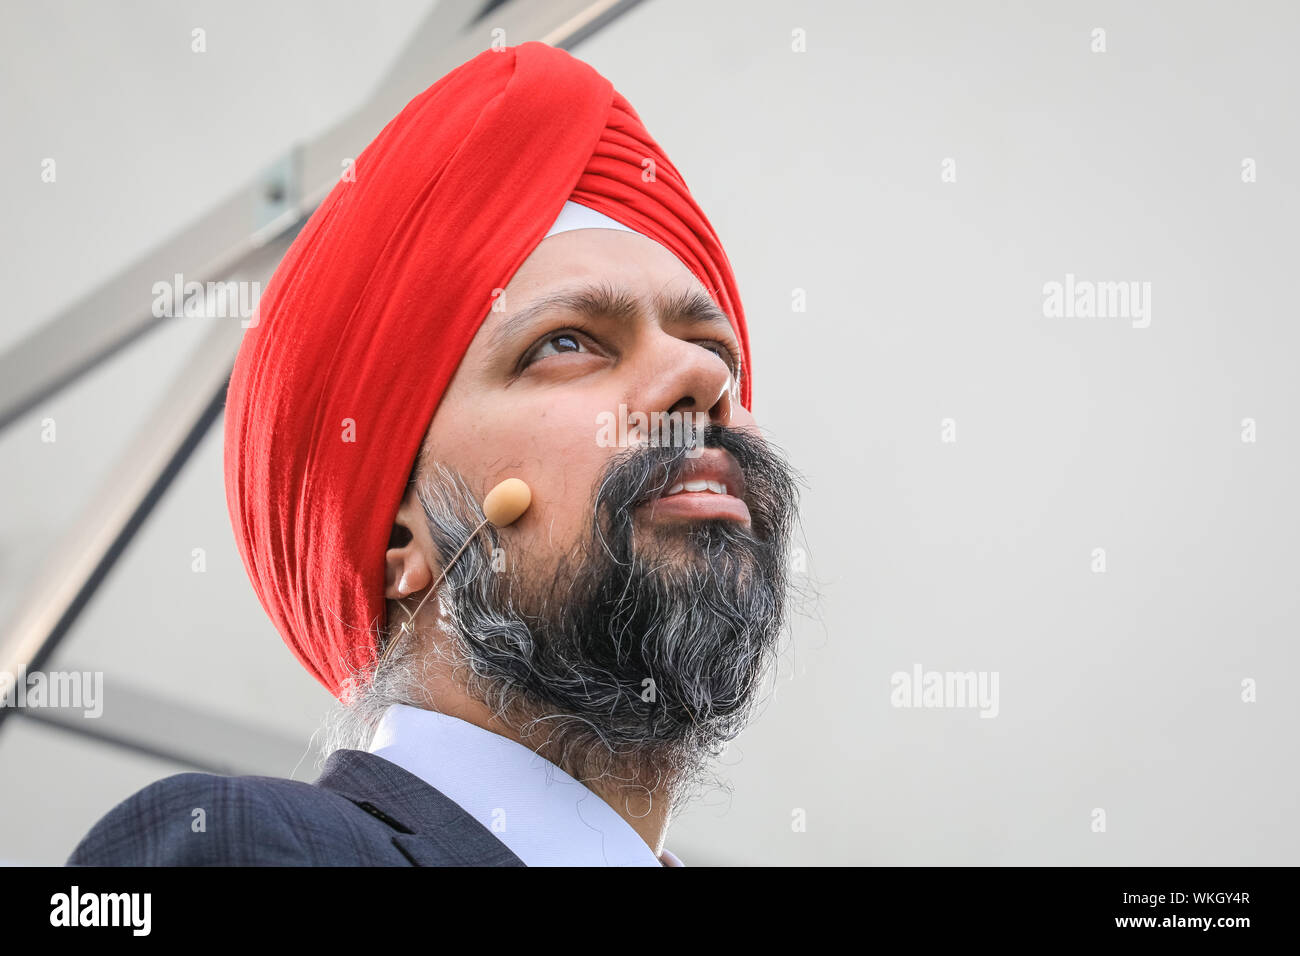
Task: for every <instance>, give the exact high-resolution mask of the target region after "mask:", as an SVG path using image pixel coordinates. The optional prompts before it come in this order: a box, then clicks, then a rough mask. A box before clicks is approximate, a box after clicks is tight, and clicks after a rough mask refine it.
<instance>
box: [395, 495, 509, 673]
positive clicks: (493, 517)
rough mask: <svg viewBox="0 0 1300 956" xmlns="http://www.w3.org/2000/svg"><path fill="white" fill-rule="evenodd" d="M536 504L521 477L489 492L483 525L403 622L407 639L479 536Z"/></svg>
mask: <svg viewBox="0 0 1300 956" xmlns="http://www.w3.org/2000/svg"><path fill="white" fill-rule="evenodd" d="M532 503H533V492H532V490H531V489H530V488H529V487H528V485H527V483H526V482H524V481H521V480H520V479H518V478H507V479H506V480H505V481H503V482H501V483H500V484H498V485H497V486H496V487H494V488H493V489H492V490H491V491H489V492H488V493H487V497H485V498H484V499H483V515H484V517H483V520H482V521H481V522H480V523H479V526H478V527H477V528H475V529H474V530H473V531H471V532H470V533H469V537H468V538H466V539H465V543H464V544H462V545H461V546H460V548H459V549H458V550H457V551H456V553H455V554H453V555H452V556H451V560H450V561H448V562H447V566H446V567H445V568H443V569H442V574H440V575H438V580H436V581H434V582H433V584H432V585H430V587H429V591H428V594H425V596H424V597H423V598H421V599H420V603H419V604H418V605H417V606H416V608H415V612H414V613H410V612H408V613H407V618H406V620H405V621H403V622H402V629H401V630H402V635H403V636H405V635H407V634H410V633H411V632H412V628H411V622H412V621H414V620H415V615H416V614H419V613H420V608H422V607H424V602H425V601H427V600H429V595H430V594H433V593H434V591H436V590H437V589H438V585H439V584H441V583H442V579H443V578H445V577H446V576H447V572H448V571H450V570H451V568H452V565H454V564H455V563H456V559H457V558H459V557H460V556H461V555H462V554H464V553H465V549H466V548H468V547H469V543H470V542H471V541H473V540H474V538H475V537H477V536H478V533H479V532H480V531H482V530H483V529H484V528H485V527H487V526H488V524H491V525H492V526H493V527H497V528H504V527H505V526H506V525H509V524H514V523H515V522H516V521H518V520H519V517H520V515H522V514H523V513H524V512H525V511H527V510H528V506H529V505H530V504H532ZM402 610H406V608H405V606H403V608H402ZM400 640H401V638H400V637H395V638H393V640H392V641H390V642H389V644H388V649H387V650H385V651H384V653H383V656H382V657H380V658H379V663H381V664H382V663H383V662H384V661H386V660H387V659H388V654H389V652H390V651H392V649H393V647H394V646H395V645H396V644H397V643H398V642H399V641H400Z"/></svg>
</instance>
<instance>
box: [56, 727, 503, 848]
mask: <svg viewBox="0 0 1300 956" xmlns="http://www.w3.org/2000/svg"><path fill="white" fill-rule="evenodd" d="M196 810H202V811H203V813H202V814H198V813H196V812H195V811H196ZM200 820H202V824H203V825H202V828H200V827H199V821H200ZM68 865H69V866H523V865H524V863H523V861H522V860H520V859H519V857H517V856H515V855H514V853H512V852H511V851H510V850H509V848H507V847H506V845H505V844H504V843H502V842H501V841H500V840H498V839H497V838H496V837H495V836H493V835H492V832H491V831H490V830H488V829H487V828H486V827H484V826H483V825H482V824H481V823H479V822H478V821H477V820H475V819H474V818H473V817H472V816H470V815H469V814H468V813H466V812H465V811H464V810H463V809H462V808H461V807H460V806H458V805H457V804H455V803H453V802H452V801H451V800H449V799H448V798H447V797H445V796H443V794H442V793H440V792H439V791H438V790H435V789H434V788H433V787H431V786H429V785H428V784H427V783H425V782H424V781H423V780H421V779H420V778H419V777H417V776H415V775H414V774H411V773H409V772H407V771H406V770H403V769H402V768H401V767H399V766H397V765H396V764H393V763H390V762H389V761H387V760H385V759H384V758H382V757H376V756H375V755H374V754H370V753H366V752H364V751H361V750H339V751H336V752H335V753H333V754H330V756H329V758H328V759H327V760H326V762H325V769H324V771H323V772H322V773H321V776H320V779H318V780H317V781H316V782H315V783H302V782H300V781H297V780H284V779H280V778H278V777H222V776H217V775H214V774H209V773H181V774H176V775H175V776H172V777H167V778H165V779H163V780H159V781H158V782H157V783H154V784H151V785H150V786H148V787H145V788H144V789H143V790H141V791H139V792H138V793H136V794H135V795H133V796H131V797H128V798H127V799H126V800H124V801H123V802H122V803H119V804H118V805H117V806H116V807H114V808H113V809H112V810H110V811H109V812H108V814H107V815H106V816H105V817H104V818H103V819H102V820H100V821H99V822H98V823H97V824H95V826H94V827H93V828H92V829H91V831H90V832H89V833H88V834H86V836H85V838H84V839H83V840H82V841H81V842H80V843H79V844H77V847H76V849H75V850H73V851H72V856H70V857H69V858H68Z"/></svg>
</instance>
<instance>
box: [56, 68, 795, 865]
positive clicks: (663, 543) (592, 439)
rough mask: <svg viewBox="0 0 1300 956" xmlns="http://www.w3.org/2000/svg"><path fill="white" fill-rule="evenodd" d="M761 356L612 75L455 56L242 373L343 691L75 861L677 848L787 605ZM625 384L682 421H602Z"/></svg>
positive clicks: (270, 544) (317, 658)
mask: <svg viewBox="0 0 1300 956" xmlns="http://www.w3.org/2000/svg"><path fill="white" fill-rule="evenodd" d="M751 387H752V376H751V372H750V368H749V340H748V334H747V331H746V326H745V320H744V313H743V311H742V308H741V303H740V297H739V294H738V292H737V290H736V288H735V280H734V277H733V274H732V270H731V266H730V264H729V262H728V260H727V257H726V254H725V253H724V251H723V249H722V246H721V244H720V243H719V241H718V239H717V236H716V235H715V233H714V231H713V228H712V227H711V226H710V224H709V222H708V220H707V219H706V218H705V217H704V214H703V213H702V212H701V210H700V209H699V207H698V206H697V205H696V203H695V201H694V200H693V199H692V197H691V195H690V192H689V191H688V190H687V188H686V185H685V182H684V181H683V179H682V177H681V175H680V174H679V173H678V172H677V170H676V169H675V168H674V167H673V165H672V163H670V162H669V161H668V159H667V157H666V156H665V155H664V154H663V152H662V150H661V149H660V148H659V146H658V145H657V144H656V143H655V141H654V140H653V139H652V138H651V137H650V135H649V134H648V133H647V132H646V130H645V128H644V126H643V125H642V123H641V120H640V118H639V117H638V116H637V114H636V112H635V111H634V110H633V109H632V107H631V106H630V104H628V103H627V101H626V100H625V99H624V98H623V97H622V96H620V95H619V94H618V93H617V92H616V91H615V90H614V89H613V87H612V86H611V85H610V83H609V82H608V81H607V80H606V79H605V78H603V77H602V76H600V74H598V73H597V72H596V71H595V70H593V69H592V68H591V67H590V66H588V65H586V64H584V63H582V62H581V61H579V60H577V59H575V58H574V57H572V56H571V55H569V54H568V53H565V52H563V51H561V50H558V49H554V48H551V47H548V46H546V45H544V44H541V43H525V44H522V45H520V46H516V47H507V48H504V49H501V50H489V51H485V52H484V53H482V54H480V55H478V56H477V57H475V58H474V59H472V60H470V61H469V62H468V63H466V64H464V65H462V66H461V67H459V68H457V69H456V70H454V71H453V72H451V73H450V74H448V75H447V76H446V77H444V78H443V79H441V80H439V81H438V82H437V83H435V84H434V85H433V86H432V87H430V88H429V89H428V90H426V91H425V92H424V93H423V94H421V95H420V96H419V97H417V98H416V99H414V100H412V101H411V103H410V104H408V105H407V107H406V108H405V109H404V110H403V111H402V113H401V114H399V115H398V116H397V117H396V118H395V119H394V120H393V121H392V122H391V123H389V124H388V126H386V127H385V128H384V130H383V131H382V132H381V133H380V134H379V136H378V137H377V138H376V139H375V141H374V142H373V143H372V144H371V145H370V146H369V147H368V148H367V149H366V150H365V151H364V152H363V153H362V154H361V156H359V157H358V158H357V160H356V163H355V165H354V167H353V170H352V175H351V176H349V177H348V178H347V179H346V180H345V181H342V182H340V183H339V184H338V185H337V186H336V187H335V188H334V190H333V191H332V192H331V194H330V195H329V197H328V198H327V199H326V200H325V202H324V203H323V204H322V205H321V206H320V208H319V209H317V210H316V212H315V213H314V214H313V215H312V216H311V218H310V220H309V221H308V222H307V224H306V226H305V227H304V229H303V231H302V232H301V233H300V235H299V236H298V237H297V239H296V240H295V242H294V244H293V246H292V247H291V248H290V250H289V252H288V254H287V255H286V257H285V259H284V261H283V262H282V263H281V265H280V266H279V268H278V269H277V271H276V273H275V276H274V277H273V278H272V280H271V282H270V283H269V284H268V288H267V293H266V296H265V297H264V298H263V300H262V302H261V304H260V306H259V310H258V318H257V321H256V322H255V323H254V325H253V326H252V327H251V328H250V329H249V330H248V332H247V334H246V336H245V339H244V342H243V344H242V346H241V349H240V353H239V356H238V359H237V361H236V364H235V368H234V371H233V374H232V377H231V381H230V386H229V392H228V396H227V410H226V421H225V439H226V446H225V454H226V459H225V461H226V487H227V503H228V505H229V509H230V514H231V520H232V523H233V526H234V530H235V537H236V540H237V542H238V545H239V548H240V552H241V554H242V557H243V560H244V564H245V567H246V569H247V570H248V573H249V577H250V579H251V580H252V583H253V586H254V589H255V590H256V592H257V594H258V597H259V599H260V600H261V602H262V604H263V606H264V607H265V608H266V610H267V613H268V614H269V616H270V618H271V620H272V621H273V622H274V623H275V625H276V627H277V629H278V630H279V631H280V633H281V635H282V636H283V638H284V640H285V642H286V643H287V644H288V646H289V647H290V649H291V650H292V651H293V653H294V654H295V655H296V656H297V657H298V659H299V661H301V662H302V664H303V665H304V666H305V667H306V668H307V669H308V670H309V671H310V672H311V673H312V675H313V676H315V677H316V679H317V680H319V681H320V682H321V683H322V684H323V685H324V686H325V687H326V688H328V689H329V690H330V692H331V693H332V694H334V695H335V697H337V698H338V699H339V701H340V702H341V704H342V705H343V706H342V708H341V710H340V711H339V714H338V716H337V719H335V720H334V721H333V722H332V724H331V725H330V727H329V732H328V734H327V738H328V739H327V741H326V744H325V747H324V748H323V749H324V751H325V752H326V753H327V754H328V757H327V759H326V762H325V765H324V769H323V772H322V774H321V776H320V778H319V779H318V780H316V781H315V783H312V784H308V783H303V782H297V781H291V780H280V779H276V778H270V777H222V776H215V775H211V774H197V773H190V774H179V775H176V776H173V777H169V778H167V779H165V780H162V781H159V782H158V783H155V784H153V785H152V786H150V787H147V788H145V789H144V790H142V791H140V792H139V793H137V794H135V795H134V796H132V797H131V798H129V799H128V800H126V801H125V802H124V803H122V804H120V805H119V806H118V807H116V808H115V809H113V810H112V811H111V812H110V813H109V814H108V815H107V816H106V817H105V818H104V819H103V820H101V821H100V822H99V823H98V824H97V825H96V826H95V827H94V829H92V830H91V832H90V833H89V834H88V835H87V836H86V837H85V839H83V840H82V842H81V843H80V844H79V845H78V847H77V848H76V849H75V851H74V852H73V854H72V856H71V858H70V860H69V863H70V864H82V865H86V864H88V865H158V864H162V865H203V864H230V865H261V864H273V865H285V864H289V865H295V864H296V865H412V864H414V865H425V866H440V865H509V866H519V865H528V866H546V865H619V866H640V865H651V866H658V865H680V861H679V860H678V859H677V858H676V857H675V856H674V855H673V854H672V853H671V852H669V851H668V850H666V849H665V848H664V840H665V834H666V832H667V829H668V824H669V820H670V818H671V817H672V815H673V814H674V812H675V810H677V809H678V808H680V806H682V804H683V802H684V801H685V800H686V798H687V796H688V795H689V794H691V792H692V790H693V788H694V787H695V786H696V785H698V784H699V782H700V781H701V779H702V775H703V773H704V771H705V769H706V768H707V766H708V764H709V762H710V760H711V759H712V758H714V757H716V756H718V755H719V754H720V753H721V751H722V749H723V748H724V747H725V745H726V743H727V742H728V741H729V740H731V739H733V738H734V737H735V736H736V734H737V733H739V731H740V730H741V729H742V727H743V726H744V725H745V723H746V720H747V719H748V717H749V715H750V714H751V713H752V709H753V705H754V703H755V701H756V698H757V696H758V692H759V689H760V685H761V679H762V677H763V675H764V674H765V673H766V672H767V669H768V667H769V665H770V664H771V663H772V660H773V656H774V653H775V650H776V647H777V644H778V639H779V636H780V633H781V631H782V629H783V622H784V617H785V611H786V603H787V592H788V588H789V577H788V572H787V564H786V562H787V555H788V552H789V541H790V536H791V532H792V528H793V526H794V523H795V520H796V514H797V504H796V483H795V479H794V475H793V473H792V471H791V469H790V468H789V466H788V465H787V464H786V463H785V462H784V461H783V459H782V458H781V456H780V455H779V454H778V453H777V452H776V451H775V450H774V449H773V448H772V447H771V446H770V445H769V444H768V443H767V442H766V441H765V440H764V439H763V438H762V436H761V435H760V434H759V432H758V430H757V427H756V425H755V421H754V418H753V416H752V414H751V413H750V411H749V408H750V395H751ZM629 410H631V415H633V416H639V417H637V422H638V423H645V422H648V421H655V422H670V423H671V424H672V426H673V427H671V428H668V429H666V431H658V430H656V433H655V434H649V433H647V430H646V429H645V428H644V427H642V428H632V429H631V430H630V431H629V429H627V428H625V427H620V428H618V429H616V430H615V431H616V433H617V434H618V435H619V436H620V437H624V436H626V438H627V440H626V441H614V442H611V441H609V440H608V438H609V435H610V434H611V432H610V430H609V429H608V428H602V427H601V422H602V421H606V422H607V421H608V420H609V417H610V416H611V415H619V416H625V415H628V414H629ZM611 445H613V446H614V447H611ZM509 478H515V479H520V480H522V482H524V483H526V485H527V486H528V488H529V489H531V503H528V504H527V505H526V508H525V510H523V512H522V514H521V515H520V516H519V517H518V518H517V519H516V520H513V521H502V522H500V524H501V527H497V525H495V524H493V523H490V522H487V521H486V520H485V519H486V516H485V509H484V501H485V498H486V497H487V495H488V493H489V492H490V491H491V490H492V489H493V488H495V487H496V486H498V485H499V484H500V483H501V482H502V481H503V480H505V479H509ZM195 808H203V810H204V811H205V821H206V823H205V827H204V828H203V829H202V831H201V832H195V829H194V828H193V827H192V825H191V824H192V821H193V812H194V810H195Z"/></svg>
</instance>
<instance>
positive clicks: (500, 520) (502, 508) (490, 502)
mask: <svg viewBox="0 0 1300 956" xmlns="http://www.w3.org/2000/svg"><path fill="white" fill-rule="evenodd" d="M532 503H533V493H532V491H531V490H530V489H529V487H528V485H527V484H526V483H524V482H523V481H521V480H520V479H518V478H507V479H506V480H505V481H503V482H501V483H500V484H499V485H497V486H496V487H495V488H493V489H492V490H491V491H489V492H488V493H487V497H486V498H484V499H483V514H484V515H485V516H486V517H487V519H488V521H490V522H492V524H494V525H496V526H497V527H498V528H504V527H505V526H506V525H508V524H513V523H514V522H516V521H518V520H519V516H520V515H522V514H523V513H524V512H525V511H527V510H528V506H529V505H530V504H532Z"/></svg>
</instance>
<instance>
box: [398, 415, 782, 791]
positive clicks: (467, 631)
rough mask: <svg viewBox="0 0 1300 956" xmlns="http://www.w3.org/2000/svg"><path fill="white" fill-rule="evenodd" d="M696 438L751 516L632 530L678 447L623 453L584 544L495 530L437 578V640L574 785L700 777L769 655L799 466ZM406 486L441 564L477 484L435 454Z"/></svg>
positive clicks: (728, 434) (749, 447) (716, 438)
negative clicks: (729, 472) (570, 546)
mask: <svg viewBox="0 0 1300 956" xmlns="http://www.w3.org/2000/svg"><path fill="white" fill-rule="evenodd" d="M701 443H702V444H704V445H705V446H706V447H724V448H726V449H727V450H728V451H729V452H731V454H732V455H733V456H734V457H735V458H736V459H737V461H738V463H739V464H740V466H741V469H742V471H743V473H744V475H745V480H746V494H745V499H746V503H747V504H748V506H749V508H750V513H751V518H752V521H751V527H749V528H746V527H743V526H741V525H739V524H738V523H736V522H734V521H727V520H721V519H719V520H710V521H699V522H693V523H691V524H690V525H675V526H668V527H666V528H659V529H655V528H650V529H637V528H635V527H634V525H633V518H632V514H633V511H634V509H635V507H636V506H637V505H638V504H640V503H642V502H644V501H648V500H650V499H652V498H653V497H655V496H657V494H658V493H659V492H660V491H662V490H663V489H664V488H665V487H668V486H669V485H670V484H671V483H672V479H673V477H674V475H675V472H674V469H675V468H677V467H679V466H680V465H681V464H683V463H684V462H685V459H686V457H687V454H686V453H687V451H689V447H687V446H683V447H678V448H647V447H641V448H633V449H630V450H629V451H627V452H625V453H622V454H620V455H619V456H617V457H616V458H615V459H614V460H613V461H612V462H611V463H610V465H609V467H608V468H607V469H606V472H605V475H604V476H603V479H602V481H601V483H600V485H599V488H598V490H597V492H596V494H595V500H594V501H593V504H592V523H591V533H590V538H589V540H588V541H587V542H586V543H585V544H584V545H582V546H580V547H579V548H577V549H575V551H574V552H573V553H571V554H570V555H568V556H566V557H565V558H564V559H563V560H562V561H561V562H560V563H559V565H558V566H555V567H543V566H542V563H541V561H540V559H535V558H533V557H532V556H531V555H530V554H528V553H526V552H523V551H521V550H520V549H519V548H517V547H515V546H512V547H510V548H509V549H504V548H503V547H502V544H501V538H502V535H501V534H500V533H499V532H498V531H497V529H495V528H494V527H493V526H492V525H488V526H487V527H486V528H484V530H483V531H482V532H480V535H479V538H478V540H477V541H476V542H475V543H473V544H471V545H470V546H469V547H468V548H466V549H465V550H464V552H463V553H462V554H461V556H460V558H459V559H458V560H457V562H456V563H455V564H454V565H453V566H452V568H451V570H450V571H449V572H448V574H447V576H446V578H445V579H444V581H443V584H442V585H441V588H440V592H439V594H438V598H439V601H440V604H441V608H442V611H443V614H444V615H445V619H446V621H447V624H448V626H449V630H450V637H451V640H450V641H445V642H443V645H444V646H448V645H449V647H448V649H447V650H445V651H443V653H444V654H450V657H451V658H452V660H451V663H452V665H453V668H454V673H455V674H456V677H457V679H458V680H459V681H460V682H461V683H462V685H463V686H464V687H465V689H466V692H467V693H468V694H469V695H470V696H471V697H473V698H474V699H476V700H478V701H480V702H482V703H483V704H484V705H486V706H487V707H488V708H489V709H490V710H491V711H492V712H493V713H494V714H495V715H496V716H497V717H498V718H499V719H501V720H503V721H504V722H505V723H506V724H507V725H508V726H510V727H512V728H515V729H516V730H517V731H518V732H519V733H520V735H521V737H522V738H523V739H524V740H525V742H526V743H527V745H528V746H529V747H530V748H532V749H533V750H535V751H537V752H538V753H540V754H541V755H542V756H544V757H546V758H547V759H549V760H550V761H551V762H552V763H555V764H556V765H558V766H559V767H561V768H562V769H563V770H565V772H567V773H568V774H569V775H570V776H572V777H574V778H575V779H578V780H581V781H583V782H589V781H593V780H599V779H603V778H609V777H612V778H615V779H620V780H626V781H629V782H635V783H637V784H641V785H645V786H648V787H651V788H655V787H658V786H659V785H661V784H662V783H663V782H664V780H665V779H669V778H670V779H671V780H673V781H676V782H678V783H681V782H683V781H684V780H687V779H694V778H696V777H697V775H698V773H699V772H700V771H701V770H702V769H703V768H704V766H705V765H706V764H707V762H708V760H709V759H711V758H713V757H716V756H718V755H719V754H720V753H721V751H722V750H723V749H724V748H725V746H726V744H727V742H728V741H730V740H732V739H734V738H735V736H736V735H737V734H738V733H739V732H740V731H741V729H742V728H743V727H744V725H745V724H746V723H747V721H748V719H749V716H750V712H751V710H752V706H753V704H754V702H755V699H756V697H757V691H758V688H759V685H760V682H761V678H762V676H763V674H764V672H765V671H766V670H767V668H768V666H769V665H770V664H771V662H772V660H773V658H774V656H775V652H776V648H777V645H778V642H779V636H780V633H781V630H782V628H783V624H784V615H785V604H786V598H787V591H788V588H789V569H788V557H789V542H790V536H791V533H792V529H793V524H794V521H795V519H796V515H797V487H796V478H795V476H794V473H793V472H792V471H791V469H790V468H789V466H788V465H787V464H786V463H785V462H784V460H783V459H782V458H781V457H780V456H779V455H778V454H777V453H776V452H775V451H774V450H773V449H772V448H771V447H770V446H769V445H768V444H767V443H766V442H765V441H763V440H762V439H761V438H757V437H755V436H754V435H753V434H752V433H748V432H741V431H738V430H735V429H722V428H716V427H713V426H710V427H709V428H708V429H706V430H705V433H704V438H703V440H702V442H701ZM417 492H418V494H419V497H420V501H421V503H422V505H423V507H424V511H425V515H426V517H427V519H428V525H429V530H430V533H431V535H432V538H433V541H434V544H435V546H436V548H437V550H438V552H439V555H440V556H441V559H442V565H443V566H444V567H445V566H446V562H447V561H448V560H449V559H450V558H451V556H452V555H454V554H455V553H456V551H457V550H458V549H459V548H460V547H461V545H462V544H464V542H465V541H466V540H467V539H468V538H469V536H470V535H471V534H472V533H473V531H474V529H475V528H476V527H478V525H479V524H480V522H481V521H482V519H483V515H482V511H481V509H480V506H479V504H478V501H477V497H476V496H475V495H474V494H473V493H472V492H471V491H470V489H469V488H468V486H467V485H466V483H465V482H464V480H463V479H462V478H461V477H460V476H459V475H457V474H455V473H454V472H452V471H451V470H449V469H447V468H445V467H443V466H440V465H435V466H433V468H431V469H430V470H429V471H427V472H425V473H424V474H423V475H421V476H420V477H419V479H418V487H417ZM643 532H645V533H644V534H643ZM638 538H639V539H641V540H637V539H638ZM394 623H397V622H394Z"/></svg>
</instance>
